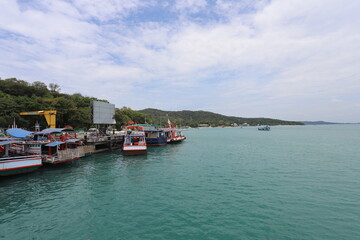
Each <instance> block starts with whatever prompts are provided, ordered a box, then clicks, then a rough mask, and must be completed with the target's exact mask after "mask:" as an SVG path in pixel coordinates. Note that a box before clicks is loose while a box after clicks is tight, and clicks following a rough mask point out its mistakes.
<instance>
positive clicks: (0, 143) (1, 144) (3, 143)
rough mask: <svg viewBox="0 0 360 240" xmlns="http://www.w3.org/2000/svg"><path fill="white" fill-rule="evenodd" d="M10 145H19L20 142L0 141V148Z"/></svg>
mask: <svg viewBox="0 0 360 240" xmlns="http://www.w3.org/2000/svg"><path fill="white" fill-rule="evenodd" d="M12 143H21V141H1V142H0V146H4V145H9V144H12Z"/></svg>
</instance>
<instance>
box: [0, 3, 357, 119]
mask: <svg viewBox="0 0 360 240" xmlns="http://www.w3.org/2000/svg"><path fill="white" fill-rule="evenodd" d="M359 13H360V1H351V0H345V1H344V0H343V1H340V0H316V1H314V0H237V1H236V0H158V1H155V0H18V1H16V0H0V77H1V78H2V79H4V78H10V77H15V78H18V79H22V80H26V81H29V82H34V81H41V82H44V83H46V84H49V83H57V84H58V85H60V87H61V92H63V93H68V94H73V93H81V94H82V95H85V96H93V97H97V98H100V99H106V100H108V101H109V102H111V103H113V104H115V105H116V107H119V108H121V107H123V106H127V107H130V108H132V109H136V110H140V109H144V108H157V109H162V110H170V111H178V110H204V111H212V112H216V113H220V114H225V115H231V116H238V117H270V118H277V119H283V120H324V121H333V122H360V14H359ZM35 110H37V109H35Z"/></svg>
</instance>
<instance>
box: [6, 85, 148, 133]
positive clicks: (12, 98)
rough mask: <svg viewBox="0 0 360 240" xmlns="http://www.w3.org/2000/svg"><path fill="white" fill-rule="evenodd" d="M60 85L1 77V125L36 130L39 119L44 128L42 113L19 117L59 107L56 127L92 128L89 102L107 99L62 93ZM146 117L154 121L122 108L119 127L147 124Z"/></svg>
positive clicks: (116, 115) (118, 115) (116, 112)
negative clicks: (26, 113) (14, 122)
mask: <svg viewBox="0 0 360 240" xmlns="http://www.w3.org/2000/svg"><path fill="white" fill-rule="evenodd" d="M60 90H61V89H60V86H59V85H57V84H53V83H52V84H49V86H47V85H46V84H45V83H43V82H33V83H28V82H26V81H24V80H18V79H16V78H10V79H3V80H1V79H0V128H7V127H9V125H11V124H12V123H13V121H14V118H15V121H16V124H17V125H18V127H21V128H27V129H30V130H33V129H34V125H35V122H36V121H39V123H40V125H41V128H46V127H47V124H46V121H45V119H44V117H43V116H20V115H19V113H20V112H27V111H41V110H56V111H57V117H56V120H57V124H56V126H57V127H64V126H66V125H70V126H72V127H74V128H89V127H91V110H90V102H91V101H92V100H98V101H104V102H107V100H101V99H97V98H94V97H87V96H83V95H81V94H80V93H76V94H65V93H60ZM145 118H146V120H147V121H148V122H152V119H151V117H150V116H147V117H146V116H145V115H144V114H142V113H140V112H137V111H134V110H131V109H130V108H126V107H124V108H121V109H116V110H115V120H116V122H117V128H120V127H121V125H126V124H128V122H129V121H130V120H132V121H136V122H138V123H144V122H145Z"/></svg>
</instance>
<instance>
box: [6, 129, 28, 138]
mask: <svg viewBox="0 0 360 240" xmlns="http://www.w3.org/2000/svg"><path fill="white" fill-rule="evenodd" d="M6 132H7V133H8V134H9V135H10V136H12V137H16V138H24V137H27V136H29V135H30V134H32V133H33V132H30V131H27V130H24V129H21V128H10V129H8V130H6Z"/></svg>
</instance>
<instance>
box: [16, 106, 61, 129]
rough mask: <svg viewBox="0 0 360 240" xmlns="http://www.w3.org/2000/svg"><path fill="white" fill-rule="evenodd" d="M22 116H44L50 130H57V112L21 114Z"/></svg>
mask: <svg viewBox="0 0 360 240" xmlns="http://www.w3.org/2000/svg"><path fill="white" fill-rule="evenodd" d="M20 115H43V116H44V117H45V119H46V122H47V124H48V125H49V127H50V128H56V111H55V110H46V111H33V112H21V113H20Z"/></svg>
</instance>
